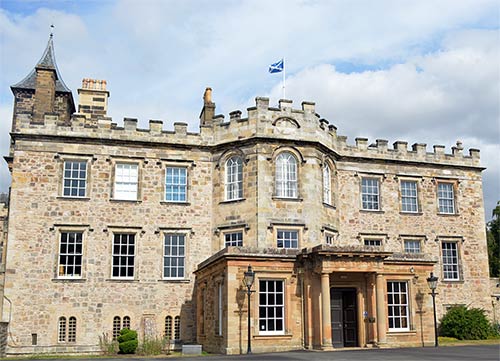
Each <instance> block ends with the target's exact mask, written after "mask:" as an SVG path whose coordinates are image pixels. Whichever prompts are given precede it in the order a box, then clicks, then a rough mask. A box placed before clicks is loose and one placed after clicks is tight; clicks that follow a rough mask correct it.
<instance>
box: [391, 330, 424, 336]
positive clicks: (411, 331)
mask: <svg viewBox="0 0 500 361" xmlns="http://www.w3.org/2000/svg"><path fill="white" fill-rule="evenodd" d="M416 333H417V331H416V330H401V331H398V330H389V331H387V335H394V336H399V335H415V334H416Z"/></svg>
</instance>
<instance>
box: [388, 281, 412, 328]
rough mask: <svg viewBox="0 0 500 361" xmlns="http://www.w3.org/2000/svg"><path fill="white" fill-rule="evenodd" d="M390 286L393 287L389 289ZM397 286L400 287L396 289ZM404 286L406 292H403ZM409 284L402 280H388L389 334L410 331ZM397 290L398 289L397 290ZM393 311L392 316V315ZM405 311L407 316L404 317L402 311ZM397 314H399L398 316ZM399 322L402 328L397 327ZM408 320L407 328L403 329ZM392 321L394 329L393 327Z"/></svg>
mask: <svg viewBox="0 0 500 361" xmlns="http://www.w3.org/2000/svg"><path fill="white" fill-rule="evenodd" d="M389 284H391V285H392V287H389ZM395 285H397V286H398V287H395ZM402 285H404V288H405V290H404V291H402V287H401V286H402ZM409 286H410V284H409V282H408V281H401V280H388V281H387V321H388V322H387V323H388V327H389V332H407V331H410V303H409V299H410V297H409V296H410V294H409V293H410V292H409ZM396 288H397V289H396ZM391 310H392V315H391ZM403 310H405V313H406V315H402V313H403V312H402V311H403ZM396 313H398V314H397V315H396ZM398 320H399V323H400V326H399V327H396V326H395V325H396V323H397V321H398ZM404 320H406V327H402V326H401V325H402V324H403V321H404ZM391 321H392V327H391Z"/></svg>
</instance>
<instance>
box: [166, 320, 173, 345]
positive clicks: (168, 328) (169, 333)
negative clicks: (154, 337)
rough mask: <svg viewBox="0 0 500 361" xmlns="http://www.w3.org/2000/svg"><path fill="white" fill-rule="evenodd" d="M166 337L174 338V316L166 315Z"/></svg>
mask: <svg viewBox="0 0 500 361" xmlns="http://www.w3.org/2000/svg"><path fill="white" fill-rule="evenodd" d="M165 338H166V339H167V340H171V339H172V316H167V317H165Z"/></svg>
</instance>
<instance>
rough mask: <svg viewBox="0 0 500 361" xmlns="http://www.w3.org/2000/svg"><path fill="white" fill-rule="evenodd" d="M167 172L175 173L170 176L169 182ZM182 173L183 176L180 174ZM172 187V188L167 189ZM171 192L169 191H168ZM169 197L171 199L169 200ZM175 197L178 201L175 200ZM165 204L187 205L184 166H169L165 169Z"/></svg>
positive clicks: (186, 170)
mask: <svg viewBox="0 0 500 361" xmlns="http://www.w3.org/2000/svg"><path fill="white" fill-rule="evenodd" d="M169 170H172V172H177V174H174V173H172V174H171V180H170V182H168V181H169V177H170V175H169ZM182 172H183V173H184V174H183V175H182V174H181V173H182ZM169 187H172V188H169ZM170 190H171V191H170ZM169 196H170V197H171V198H172V199H169ZM176 196H177V198H178V199H175V198H176ZM164 198H165V202H171V203H187V200H188V168H187V167H184V166H171V165H167V166H166V167H165V194H164Z"/></svg>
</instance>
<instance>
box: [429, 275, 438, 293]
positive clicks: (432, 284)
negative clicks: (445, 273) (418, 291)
mask: <svg viewBox="0 0 500 361" xmlns="http://www.w3.org/2000/svg"><path fill="white" fill-rule="evenodd" d="M437 281H438V278H437V277H436V276H434V273H433V272H431V275H430V276H429V277H428V278H427V285H429V288H430V289H431V291H434V290H435V289H436V287H437Z"/></svg>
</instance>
